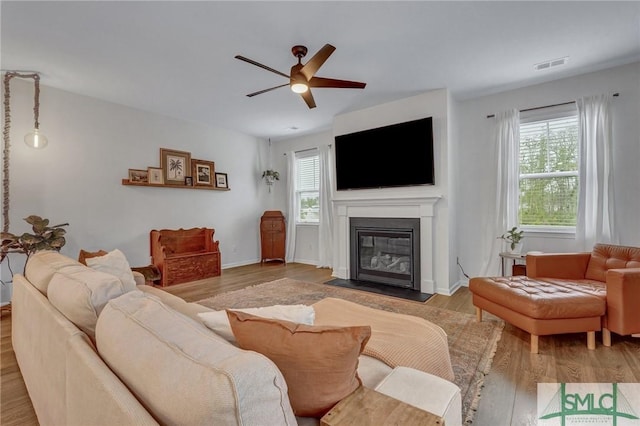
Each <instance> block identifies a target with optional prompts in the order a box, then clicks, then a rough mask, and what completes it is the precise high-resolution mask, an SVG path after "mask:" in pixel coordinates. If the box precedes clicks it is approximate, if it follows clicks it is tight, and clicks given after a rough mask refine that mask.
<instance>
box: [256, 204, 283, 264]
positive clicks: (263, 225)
mask: <svg viewBox="0 0 640 426" xmlns="http://www.w3.org/2000/svg"><path fill="white" fill-rule="evenodd" d="M286 231H287V226H286V224H285V221H284V215H283V214H282V212H281V211H278V210H267V211H265V212H264V214H263V215H262V218H261V219H260V247H261V249H262V250H261V252H262V255H261V259H260V263H264V262H266V261H269V260H279V261H281V262H282V263H286V261H285V251H286Z"/></svg>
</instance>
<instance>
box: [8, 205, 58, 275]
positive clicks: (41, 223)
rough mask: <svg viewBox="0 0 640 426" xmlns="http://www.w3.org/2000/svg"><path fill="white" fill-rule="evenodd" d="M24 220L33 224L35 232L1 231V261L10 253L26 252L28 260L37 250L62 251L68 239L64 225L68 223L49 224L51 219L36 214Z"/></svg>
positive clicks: (32, 227)
mask: <svg viewBox="0 0 640 426" xmlns="http://www.w3.org/2000/svg"><path fill="white" fill-rule="evenodd" d="M24 220H25V221H26V222H27V223H28V224H29V225H31V229H32V230H33V234H30V233H28V232H25V233H24V234H22V235H15V234H12V233H11V232H2V233H0V239H1V240H2V246H1V248H0V262H2V261H3V260H4V258H5V257H7V255H8V254H9V253H22V254H25V255H26V256H27V261H28V260H29V257H30V256H31V255H32V254H33V253H35V252H37V251H40V250H55V251H60V249H61V248H62V247H63V246H64V245H65V244H66V242H67V241H66V240H65V238H64V234H66V232H67V231H66V230H64V229H63V227H64V226H69V224H68V223H62V224H60V225H55V226H49V219H43V218H41V217H40V216H36V215H31V216H29V217H26V218H25V219H24ZM25 265H26V262H25Z"/></svg>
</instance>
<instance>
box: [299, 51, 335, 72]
mask: <svg viewBox="0 0 640 426" xmlns="http://www.w3.org/2000/svg"><path fill="white" fill-rule="evenodd" d="M334 50H336V48H335V47H333V46H332V45H330V44H325V45H324V46H323V47H322V49H320V50H318V53H316V54H315V55H313V58H311V59H309V61H308V62H307V63H306V64H304V66H303V67H302V69H301V70H300V72H301V73H302V74H303V75H304V76H305V77H306V78H307V80H310V79H311V77H313V76H314V75H315V74H316V72H318V70H319V69H320V67H321V66H322V64H324V62H325V61H326V60H327V59H328V58H329V56H331V54H332V53H333V51H334Z"/></svg>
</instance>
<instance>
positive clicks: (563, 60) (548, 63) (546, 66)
mask: <svg viewBox="0 0 640 426" xmlns="http://www.w3.org/2000/svg"><path fill="white" fill-rule="evenodd" d="M568 60H569V57H568V56H565V57H564V58H558V59H551V60H549V61H545V62H540V63H539V64H535V65H534V66H533V68H535V70H536V71H540V70H546V69H549V68H553V67H557V66H560V65H564V64H566V63H567V61H568Z"/></svg>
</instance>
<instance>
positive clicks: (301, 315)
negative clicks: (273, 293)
mask: <svg viewBox="0 0 640 426" xmlns="http://www.w3.org/2000/svg"><path fill="white" fill-rule="evenodd" d="M233 310H234V311H238V312H245V313H248V314H251V315H256V316H258V317H263V318H272V319H279V320H286V321H291V322H297V323H300V324H307V325H313V322H314V321H315V319H316V311H315V310H314V309H313V307H312V306H307V305H273V306H265V307H262V308H242V309H233ZM198 316H199V317H200V319H201V320H202V322H204V325H206V326H207V327H208V328H210V329H211V330H213V331H214V332H216V333H217V334H218V335H220V336H222V337H224V338H225V340H227V341H228V342H231V343H235V342H236V338H235V337H234V336H233V332H232V331H231V325H229V317H227V313H226V312H225V311H212V312H203V313H199V314H198Z"/></svg>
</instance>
